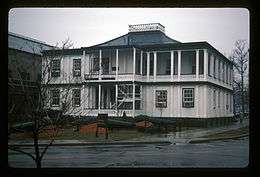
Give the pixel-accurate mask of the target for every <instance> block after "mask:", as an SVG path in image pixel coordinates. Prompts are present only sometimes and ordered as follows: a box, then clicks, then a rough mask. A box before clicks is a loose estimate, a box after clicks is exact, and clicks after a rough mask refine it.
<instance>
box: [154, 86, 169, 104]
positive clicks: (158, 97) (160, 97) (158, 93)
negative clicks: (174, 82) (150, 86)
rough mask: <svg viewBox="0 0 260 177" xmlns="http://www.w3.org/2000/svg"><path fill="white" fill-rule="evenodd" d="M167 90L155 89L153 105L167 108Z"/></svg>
mask: <svg viewBox="0 0 260 177" xmlns="http://www.w3.org/2000/svg"><path fill="white" fill-rule="evenodd" d="M167 94H168V93H167V90H155V107H156V108H167Z"/></svg>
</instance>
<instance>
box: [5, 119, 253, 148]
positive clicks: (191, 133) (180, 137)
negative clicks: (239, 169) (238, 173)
mask: <svg viewBox="0 0 260 177" xmlns="http://www.w3.org/2000/svg"><path fill="white" fill-rule="evenodd" d="M248 124H249V122H248V120H245V121H244V122H243V123H239V122H236V123H234V124H233V125H228V126H223V127H217V128H198V129H193V130H184V131H181V132H172V133H168V134H165V135H153V136H147V137H144V138H137V139H131V140H130V141H113V140H109V139H108V140H104V141H103V142H95V141H92V142H89V141H87V140H55V141H54V143H53V146H81V145H82V146H94V145H130V144H180V143H200V142H207V141H211V140H220V139H216V138H215V139H214V138H201V137H202V136H206V135H211V134H215V133H220V132H224V131H227V130H236V129H238V128H241V127H245V126H248ZM242 136H247V135H246V134H245V135H241V137H242ZM238 137H240V136H238ZM238 137H225V138H223V137H222V138H221V139H229V138H238ZM48 143H49V141H48V140H40V143H39V144H40V146H46V145H47V144H48ZM9 145H15V146H32V145H33V142H32V141H28V140H27V141H26V140H25V141H22V140H20V141H13V140H10V141H9Z"/></svg>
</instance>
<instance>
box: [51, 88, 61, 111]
mask: <svg viewBox="0 0 260 177" xmlns="http://www.w3.org/2000/svg"><path fill="white" fill-rule="evenodd" d="M50 91H51V107H59V106H60V89H57V88H56V89H51V90H50ZM54 92H57V93H58V95H57V96H55V98H54ZM54 99H57V100H58V101H57V102H58V103H57V104H54Z"/></svg>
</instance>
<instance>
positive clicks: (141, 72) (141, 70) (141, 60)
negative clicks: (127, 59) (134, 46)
mask: <svg viewBox="0 0 260 177" xmlns="http://www.w3.org/2000/svg"><path fill="white" fill-rule="evenodd" d="M140 75H141V76H142V75H143V51H141V56H140Z"/></svg>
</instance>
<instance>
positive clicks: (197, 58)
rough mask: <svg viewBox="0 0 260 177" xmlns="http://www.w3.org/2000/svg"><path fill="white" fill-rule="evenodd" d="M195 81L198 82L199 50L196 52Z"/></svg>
mask: <svg viewBox="0 0 260 177" xmlns="http://www.w3.org/2000/svg"><path fill="white" fill-rule="evenodd" d="M196 80H199V50H196Z"/></svg>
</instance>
